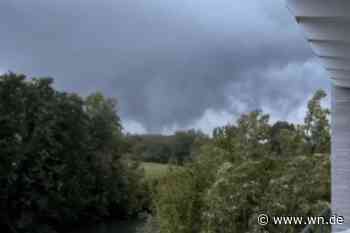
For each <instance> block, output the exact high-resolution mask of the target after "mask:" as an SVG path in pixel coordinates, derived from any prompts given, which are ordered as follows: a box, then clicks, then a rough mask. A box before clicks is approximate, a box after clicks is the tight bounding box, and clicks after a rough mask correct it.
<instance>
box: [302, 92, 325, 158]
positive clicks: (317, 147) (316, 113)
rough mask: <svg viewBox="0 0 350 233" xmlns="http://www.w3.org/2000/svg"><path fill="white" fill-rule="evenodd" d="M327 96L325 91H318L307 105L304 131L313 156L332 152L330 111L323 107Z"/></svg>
mask: <svg viewBox="0 0 350 233" xmlns="http://www.w3.org/2000/svg"><path fill="white" fill-rule="evenodd" d="M326 96H327V94H326V92H325V91H323V90H317V91H316V92H315V94H314V95H313V97H312V98H311V99H310V101H309V102H308V105H307V109H308V111H307V114H306V117H305V119H304V123H305V126H304V127H305V128H304V130H305V139H306V142H307V145H308V147H309V151H310V152H311V153H312V154H313V153H327V152H329V151H330V124H329V114H330V111H329V109H327V108H323V107H322V105H321V101H322V99H324V98H325V97H326Z"/></svg>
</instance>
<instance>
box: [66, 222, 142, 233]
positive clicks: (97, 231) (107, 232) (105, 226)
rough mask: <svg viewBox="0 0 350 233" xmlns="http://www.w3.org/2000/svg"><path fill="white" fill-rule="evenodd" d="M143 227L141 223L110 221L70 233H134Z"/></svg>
mask: <svg viewBox="0 0 350 233" xmlns="http://www.w3.org/2000/svg"><path fill="white" fill-rule="evenodd" d="M142 225H143V221H140V220H139V221H137V220H134V221H114V222H113V221H111V222H107V223H100V224H97V225H94V226H86V227H81V228H80V229H78V230H76V231H74V232H72V233H136V232H137V231H136V229H137V228H138V227H141V226H142Z"/></svg>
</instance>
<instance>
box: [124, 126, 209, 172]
mask: <svg viewBox="0 0 350 233" xmlns="http://www.w3.org/2000/svg"><path fill="white" fill-rule="evenodd" d="M126 141H127V145H128V148H129V149H128V156H129V157H130V158H131V159H133V160H136V161H143V162H156V163H173V164H178V165H182V164H184V163H186V162H190V161H193V159H194V157H195V155H196V154H197V152H198V150H199V148H200V147H201V146H202V145H203V144H205V143H207V142H208V141H209V137H208V136H207V135H205V134H203V133H202V132H201V131H196V130H188V131H178V132H175V133H174V134H173V135H152V134H149V135H148V134H145V135H127V136H126Z"/></svg>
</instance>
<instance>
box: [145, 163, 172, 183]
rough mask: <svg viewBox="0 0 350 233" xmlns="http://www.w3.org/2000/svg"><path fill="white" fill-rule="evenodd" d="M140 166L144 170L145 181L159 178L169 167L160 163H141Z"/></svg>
mask: <svg viewBox="0 0 350 233" xmlns="http://www.w3.org/2000/svg"><path fill="white" fill-rule="evenodd" d="M141 166H142V167H143V169H145V176H146V178H147V179H157V178H161V177H163V176H164V175H165V174H166V173H167V172H168V171H169V169H170V165H168V164H160V163H141ZM172 167H174V166H172Z"/></svg>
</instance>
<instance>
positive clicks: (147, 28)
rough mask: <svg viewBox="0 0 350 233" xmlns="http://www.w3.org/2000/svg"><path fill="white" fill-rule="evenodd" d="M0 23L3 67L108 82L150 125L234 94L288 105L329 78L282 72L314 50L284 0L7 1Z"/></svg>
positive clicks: (76, 84)
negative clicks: (298, 76) (300, 76)
mask: <svg viewBox="0 0 350 233" xmlns="http://www.w3.org/2000/svg"><path fill="white" fill-rule="evenodd" d="M0 32H1V41H0V51H1V53H0V67H1V68H5V69H6V68H7V69H11V70H14V71H21V72H26V73H30V74H34V75H40V76H43V75H44V76H45V75H49V76H53V77H55V78H56V82H57V86H58V87H60V88H63V89H65V90H69V91H78V92H80V93H82V94H87V93H88V92H91V91H94V90H96V89H99V90H102V91H103V92H105V93H106V94H108V95H113V96H115V97H117V98H118V99H119V101H120V108H121V113H122V117H123V118H125V119H131V120H134V121H137V122H140V123H141V124H142V125H144V126H145V127H146V128H147V129H148V130H150V131H160V130H161V129H162V128H164V127H166V126H169V125H173V124H177V125H179V126H186V125H188V124H190V123H191V122H193V121H194V120H195V119H198V118H200V117H201V116H202V115H203V114H204V112H205V110H207V109H209V108H210V109H213V110H218V111H220V110H223V109H226V110H227V111H232V112H235V111H236V108H235V106H234V100H235V99H236V100H240V101H246V102H247V104H248V105H249V107H250V108H258V107H264V106H265V105H266V106H268V107H269V108H270V109H277V110H278V109H279V108H280V107H281V106H287V107H285V108H284V109H285V110H284V111H288V108H296V107H298V105H299V104H300V103H302V101H303V99H304V98H305V97H306V96H308V95H310V91H311V90H312V89H313V88H315V86H316V87H317V86H326V85H327V82H326V81H325V80H323V81H319V82H316V83H312V82H310V79H311V77H310V79H299V78H298V79H295V80H292V81H291V80H289V79H287V78H279V77H278V75H276V72H278V70H281V69H284V67H288V64H300V66H302V65H303V64H304V63H305V62H306V61H307V60H308V59H309V58H310V57H311V52H310V49H309V48H308V46H307V45H306V43H305V41H304V40H303V38H302V36H301V33H300V32H299V31H298V29H297V28H296V25H295V23H294V21H293V19H292V17H291V16H290V14H289V12H288V11H287V10H286V8H285V6H284V4H283V1H276V0H264V1H262V0H249V1H232V0H218V1H209V0H201V1H200V0H196V1H188V0H177V1H170V0H165V1H159V0H147V1H146V0H114V1H112V0H101V1H92V0H84V1H83V0H73V1H72V0H69V1H68V0H61V1H55V2H53V1H44V0H27V1H24V0H2V1H0ZM289 69H294V70H295V69H298V66H293V67H292V68H289ZM314 69H319V67H317V66H315V67H314ZM274 70H276V71H275V72H274ZM296 72H297V71H296ZM290 73H293V72H290ZM284 74H285V73H283V72H281V75H284ZM310 74H312V72H310ZM286 75H288V74H286ZM307 75H309V74H305V76H307ZM276 76H277V77H276ZM290 78H293V77H290ZM306 78H307V77H306ZM291 83H292V84H291ZM291 87H292V88H294V89H295V90H291ZM290 110H291V111H292V109H290ZM286 114H287V113H286Z"/></svg>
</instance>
